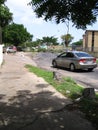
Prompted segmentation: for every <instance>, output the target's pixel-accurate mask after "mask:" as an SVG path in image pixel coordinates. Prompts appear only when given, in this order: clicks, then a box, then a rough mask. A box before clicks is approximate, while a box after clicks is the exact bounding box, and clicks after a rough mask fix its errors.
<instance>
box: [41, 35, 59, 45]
mask: <svg viewBox="0 0 98 130" xmlns="http://www.w3.org/2000/svg"><path fill="white" fill-rule="evenodd" d="M42 43H46V44H47V45H48V46H49V45H58V44H59V43H58V42H57V38H54V37H53V36H51V37H43V38H42Z"/></svg>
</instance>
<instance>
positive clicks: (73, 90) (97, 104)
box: [26, 65, 98, 129]
mask: <svg viewBox="0 0 98 130" xmlns="http://www.w3.org/2000/svg"><path fill="white" fill-rule="evenodd" d="M26 68H28V69H29V71H30V72H33V73H35V74H36V75H37V76H38V77H42V78H44V79H45V80H46V81H47V82H48V83H49V84H50V85H52V86H54V87H55V88H56V90H58V91H59V92H60V93H62V94H63V95H65V96H67V97H70V98H71V99H76V98H78V97H81V95H82V91H83V87H80V86H79V85H77V83H76V82H75V81H74V80H73V79H72V78H70V77H67V78H63V79H62V81H56V80H54V79H53V73H52V72H50V71H46V70H44V69H41V68H38V67H35V66H31V65H26ZM66 107H67V109H73V110H75V109H76V110H80V111H82V112H83V113H85V116H86V118H87V119H88V120H90V121H91V122H92V123H93V124H94V125H96V128H97V129H98V95H96V99H95V100H87V99H84V98H83V99H82V100H81V101H79V102H75V103H73V104H71V105H69V106H66Z"/></svg>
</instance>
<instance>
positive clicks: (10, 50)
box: [6, 46, 17, 53]
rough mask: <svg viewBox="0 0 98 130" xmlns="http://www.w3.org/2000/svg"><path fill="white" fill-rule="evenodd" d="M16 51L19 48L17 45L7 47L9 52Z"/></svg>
mask: <svg viewBox="0 0 98 130" xmlns="http://www.w3.org/2000/svg"><path fill="white" fill-rule="evenodd" d="M16 51H17V50H16V47H15V46H10V47H7V49H6V52H7V53H15V52H16Z"/></svg>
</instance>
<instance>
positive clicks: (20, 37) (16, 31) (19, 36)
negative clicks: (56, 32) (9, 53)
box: [3, 23, 33, 46]
mask: <svg viewBox="0 0 98 130" xmlns="http://www.w3.org/2000/svg"><path fill="white" fill-rule="evenodd" d="M32 37H33V35H31V34H30V33H29V32H27V29H26V28H24V26H23V25H22V24H15V23H12V24H10V25H8V26H6V27H5V28H4V30H3V42H5V43H11V44H14V45H15V46H18V45H19V44H22V43H24V42H30V41H32Z"/></svg>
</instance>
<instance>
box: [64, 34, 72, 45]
mask: <svg viewBox="0 0 98 130" xmlns="http://www.w3.org/2000/svg"><path fill="white" fill-rule="evenodd" d="M61 39H62V41H63V43H64V45H65V46H66V47H68V45H69V43H70V42H71V41H72V40H73V39H74V37H72V36H71V34H66V35H62V36H61Z"/></svg>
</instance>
